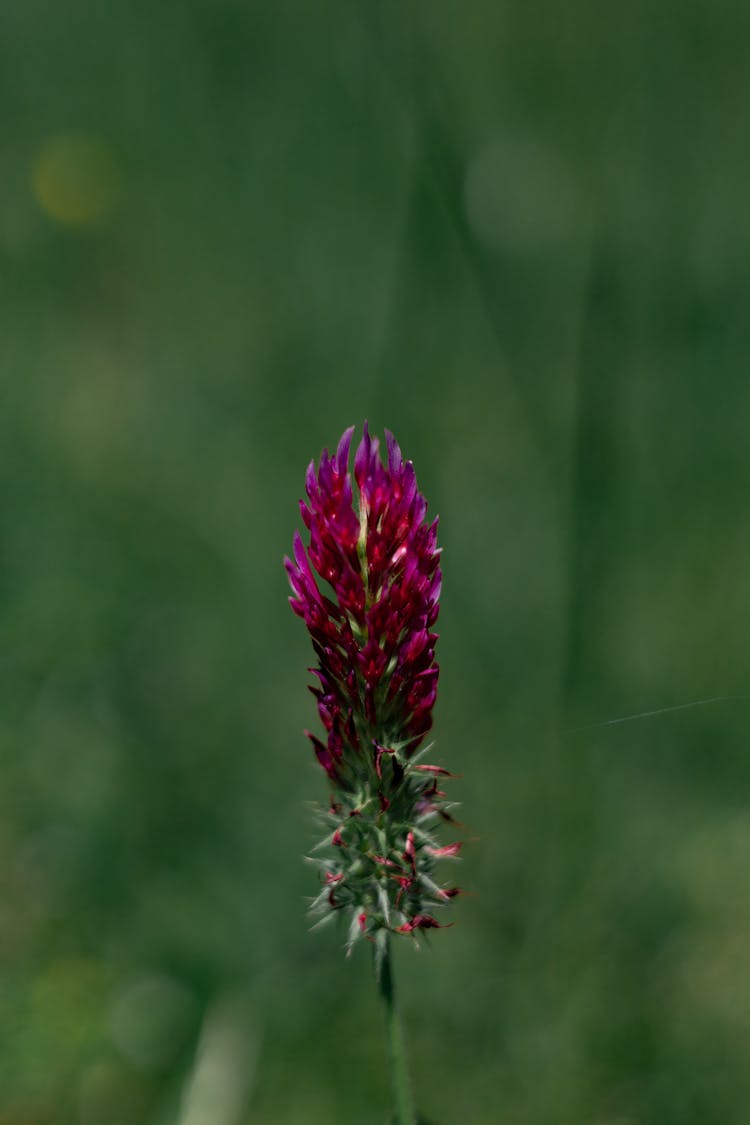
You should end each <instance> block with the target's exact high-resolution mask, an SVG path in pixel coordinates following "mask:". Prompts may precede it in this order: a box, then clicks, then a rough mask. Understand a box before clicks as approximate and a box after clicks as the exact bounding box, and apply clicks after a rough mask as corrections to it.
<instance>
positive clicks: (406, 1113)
mask: <svg viewBox="0 0 750 1125" xmlns="http://www.w3.org/2000/svg"><path fill="white" fill-rule="evenodd" d="M378 987H379V990H380V995H381V997H382V998H383V1004H384V1006H385V1029H386V1039H387V1043H388V1065H389V1066H390V1070H391V1083H392V1085H393V1099H394V1102H395V1108H396V1116H395V1118H394V1123H395V1125H417V1115H416V1113H415V1112H414V1102H413V1101H412V1092H411V1081H410V1079H409V1067H408V1064H407V1061H406V1042H405V1040H404V1029H403V1027H402V1025H401V1017H400V1016H399V1012H398V1008H397V1007H396V997H395V988H394V984H393V968H392V965H391V948H390V939H388V938H387V939H386V943H385V949H384V953H383V960H382V962H381V965H380V975H379V978H378Z"/></svg>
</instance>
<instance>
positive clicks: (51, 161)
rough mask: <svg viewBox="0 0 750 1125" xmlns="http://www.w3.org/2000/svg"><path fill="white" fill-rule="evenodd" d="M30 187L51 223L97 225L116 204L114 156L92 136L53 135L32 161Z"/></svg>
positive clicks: (116, 187) (70, 133)
mask: <svg viewBox="0 0 750 1125" xmlns="http://www.w3.org/2000/svg"><path fill="white" fill-rule="evenodd" d="M31 186H32V190H33V192H34V197H35V199H36V201H37V203H38V204H39V206H40V207H41V208H42V210H43V211H44V212H45V214H47V215H48V216H49V217H50V218H51V219H55V220H56V221H57V222H59V223H64V224H65V225H66V226H89V225H91V224H94V223H97V222H99V221H100V220H101V219H103V218H105V216H106V215H108V214H109V212H110V211H111V210H112V208H113V207H114V205H115V203H116V202H117V196H118V192H119V175H118V171H117V165H116V162H115V158H114V154H113V152H112V150H111V148H110V147H109V146H108V145H107V144H106V143H105V142H104V141H102V140H101V139H100V138H99V137H96V136H94V135H93V134H91V133H85V132H79V131H71V132H65V133H55V134H53V135H52V136H51V137H48V138H47V140H46V141H45V142H44V144H43V145H42V147H41V148H40V150H39V152H38V153H37V155H36V157H35V159H34V163H33V166H32V171H31Z"/></svg>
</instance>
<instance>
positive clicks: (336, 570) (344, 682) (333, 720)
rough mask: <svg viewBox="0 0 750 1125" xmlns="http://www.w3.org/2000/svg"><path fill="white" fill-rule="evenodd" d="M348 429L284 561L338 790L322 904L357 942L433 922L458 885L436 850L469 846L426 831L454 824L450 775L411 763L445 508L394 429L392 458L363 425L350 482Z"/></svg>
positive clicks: (428, 679) (431, 654) (431, 684)
mask: <svg viewBox="0 0 750 1125" xmlns="http://www.w3.org/2000/svg"><path fill="white" fill-rule="evenodd" d="M353 432H354V431H353V427H352V428H350V429H348V430H346V431H345V433H344V434H343V436H342V438H341V440H340V442H339V444H338V448H337V450H336V453H335V454H334V455H333V456H330V455H329V453H328V450H325V449H324V450H323V453H322V455H321V457H320V461H319V463H318V466H317V469H316V466H315V464H314V462H311V464H310V465H309V466H308V469H307V473H306V476H305V490H306V494H307V500H306V501H300V511H301V514H302V522H303V523H304V526H305V528H306V530H307V532H308V533H309V542H308V544H307V546H305V544H304V543H303V540H302V537H301V536H300V535H299V533H296V534H295V536H294V550H293V558H286V559H285V560H284V564H285V566H286V570H287V573H288V575H289V582H290V584H291V587H292V596H291V597H290V599H289V601H290V604H291V607H292V609H293V610H294V612H295V613H296V614H298V616H300V617H301V618H302V619H303V620H304V622H305V624H306V626H307V628H308V631H309V633H310V636H311V639H312V644H313V649H314V651H315V654H316V656H317V666H316V667H315V668H313V669H311V671H312V672H313V674H314V675H315V677H316V680H317V682H316V684H315V686H314V687H311V689H310V690H311V691H312V693H313V695H314V696H315V698H316V701H317V707H318V714H319V716H320V720H321V723H322V727H323V730H322V732H321V736H322V737H319V736H318V735H316V734H313V733H311V732H310V731H307V732H306V733H307V735H308V738H309V739H310V741H311V742H312V745H313V749H314V752H315V756H316V758H317V760H318V762H319V763H320V765H321V766H322V767H323V769H324V770H325V772H326V774H327V776H328V778H329V780H330V782H331V784H332V786H333V788H334V790H335V792H336V801H335V802H334V801H332V802H331V807H330V809H329V810H328V812H327V813H326V814H325V815H324V817H323V819H324V822H325V825H326V829H327V833H326V837H327V842H328V844H329V845H333V847H334V849H335V859H333V860H331V859H328V860H326V861H324V862H325V863H326V873H325V880H326V885H327V888H328V890H327V891H326V893H325V895H322V896H320V897H319V899H318V900H316V907H317V908H319V909H326V908H329V909H342V908H350V909H351V911H352V912H353V913H352V919H353V924H352V927H351V931H350V941H353V940H355V939H356V937H357V936H358V934H359V933H363V934H364V936H366V937H376V936H377V934H378V933H379V932H381V931H389V930H390V931H391V932H396V933H412V932H413V931H414V930H415V929H425V928H431V927H436V926H437V925H438V923H437V922H435V920H434V919H433V918H432V916H431V915H429V914H427V913H426V912H425V911H424V909H423V908H424V905H425V904H426V903H429V904H431V905H432V906H437V905H440V904H444V903H445V902H446V901H447V900H448V899H449V898H450V897H451V896H452V894H453V893H455V892H454V891H444V890H442V889H441V888H440V887H439V886H438V885H437V884H436V883H435V882H434V881H433V879H432V871H433V867H434V863H435V859H436V858H439V857H441V856H443V855H455V854H456V853H457V851H458V849H459V847H460V845H453V844H450V845H447V846H446V847H444V848H440V847H438V846H437V841H435V840H434V839H433V838H432V836H431V835H430V829H429V824H430V821H431V820H432V819H437V818H442V819H443V820H447V821H449V822H450V821H452V818H451V817H450V815H449V814H448V813H447V811H446V809H445V808H444V807H443V799H444V797H445V794H444V793H443V792H442V791H441V790H439V789H438V787H437V784H436V778H437V777H451V776H453V775H451V774H450V773H449V772H448V770H445V769H443V768H442V767H441V766H433V765H424V764H418V763H417V761H416V751H417V750H418V748H419V746H420V744H421V743H422V742H423V740H424V738H425V735H426V734H427V732H428V731H429V730H430V728H431V726H432V711H433V708H434V705H435V700H436V696H437V683H438V674H439V672H438V665H437V662H436V660H435V645H436V642H437V639H438V638H437V634H436V633H435V632H434V631H433V630H434V626H435V623H436V621H437V616H438V608H439V598H440V583H441V571H440V565H439V563H440V549H439V548H438V546H437V519H434V520H432V521H431V522H428V520H427V502H426V501H425V499H424V497H423V496H422V495H421V493H420V492H419V491H418V489H417V481H416V476H415V473H414V467H413V465H412V463H411V461H404V460H403V457H402V455H401V450H400V449H399V447H398V445H397V443H396V441H395V439H394V437H393V436H392V434H390V433H388V431H386V447H387V460H386V463H385V464H384V463H383V462H382V461H381V458H380V454H379V443H378V439H377V438H373V437H371V436H370V433H369V431H368V428H367V424H366V423H365V426H364V434H363V437H362V440H361V442H360V444H359V446H358V448H357V451H356V453H355V456H354V480H352V474H351V472H350V469H349V456H350V447H351V441H352V434H353ZM402 865H405V868H406V870H407V871H408V872H409V874H408V876H407V875H404V876H403V877H400V878H398V879H397V880H395V881H394V879H393V878H392V877H391V875H390V874H389V871H388V868H389V867H394V866H395V867H400V866H402ZM334 881H335V887H336V895H335V897H334V896H333V894H331V893H328V892H329V891H330V890H331V884H332V883H334Z"/></svg>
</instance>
